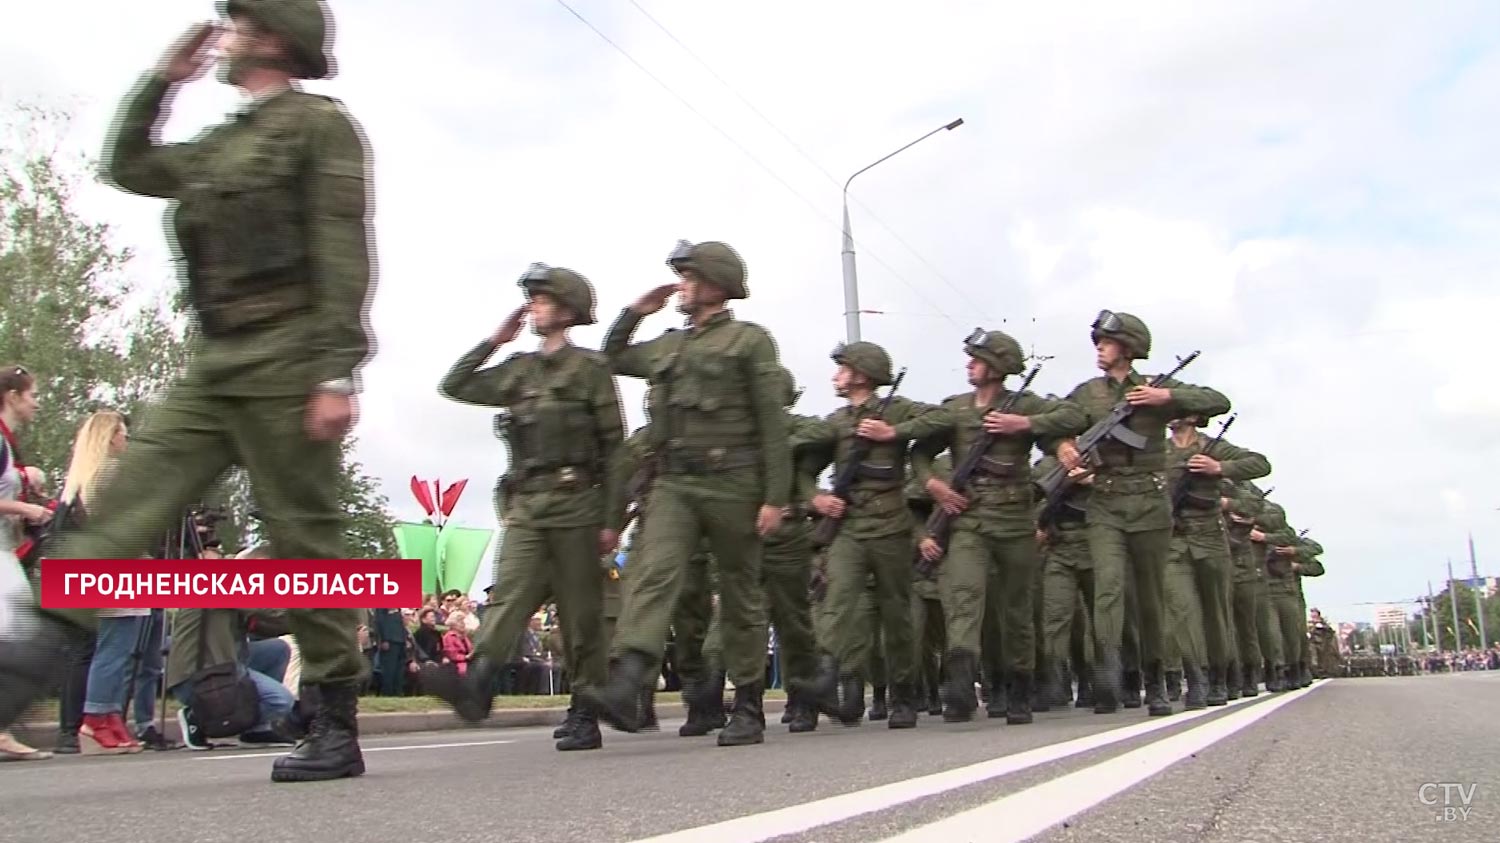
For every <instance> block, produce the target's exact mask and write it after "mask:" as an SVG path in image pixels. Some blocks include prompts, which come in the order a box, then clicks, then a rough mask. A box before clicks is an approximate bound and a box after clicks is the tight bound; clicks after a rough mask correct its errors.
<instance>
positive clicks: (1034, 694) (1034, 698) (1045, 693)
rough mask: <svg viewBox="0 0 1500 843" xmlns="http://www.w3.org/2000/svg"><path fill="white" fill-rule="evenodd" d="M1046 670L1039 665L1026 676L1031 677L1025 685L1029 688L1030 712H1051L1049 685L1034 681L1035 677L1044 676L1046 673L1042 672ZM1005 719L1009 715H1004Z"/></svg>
mask: <svg viewBox="0 0 1500 843" xmlns="http://www.w3.org/2000/svg"><path fill="white" fill-rule="evenodd" d="M1047 670H1048V669H1047V668H1046V667H1043V666H1041V665H1040V664H1039V665H1038V668H1037V670H1035V671H1033V672H1032V673H1030V674H1028V676H1030V677H1032V678H1031V679H1030V681H1029V682H1028V683H1027V684H1028V686H1029V687H1030V688H1031V710H1032V711H1036V712H1043V711H1051V710H1052V689H1051V688H1049V687H1048V684H1049V683H1047V682H1038V681H1036V679H1035V677H1037V676H1046V675H1047V673H1045V672H1044V671H1047ZM1006 717H1007V718H1009V717H1010V715H1009V713H1007V714H1006ZM1028 722H1030V721H1028Z"/></svg>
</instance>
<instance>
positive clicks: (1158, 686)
mask: <svg viewBox="0 0 1500 843" xmlns="http://www.w3.org/2000/svg"><path fill="white" fill-rule="evenodd" d="M1145 681H1146V714H1147V716H1149V717H1165V716H1167V715H1168V714H1171V713H1172V704H1171V703H1170V702H1168V701H1167V685H1166V683H1165V682H1164V681H1162V669H1161V662H1156V663H1154V664H1152V665H1151V666H1150V667H1148V668H1147V669H1146V675H1145Z"/></svg>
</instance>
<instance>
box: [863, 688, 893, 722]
mask: <svg viewBox="0 0 1500 843" xmlns="http://www.w3.org/2000/svg"><path fill="white" fill-rule="evenodd" d="M870 696H871V697H872V699H871V700H870V711H869V713H868V714H867V715H866V716H867V717H869V718H870V721H871V722H874V721H876V720H884V719H885V718H886V717H888V716H889V715H890V712H888V711H887V710H886V707H885V686H884V685H876V686H875V687H874V688H873V689H871V693H870Z"/></svg>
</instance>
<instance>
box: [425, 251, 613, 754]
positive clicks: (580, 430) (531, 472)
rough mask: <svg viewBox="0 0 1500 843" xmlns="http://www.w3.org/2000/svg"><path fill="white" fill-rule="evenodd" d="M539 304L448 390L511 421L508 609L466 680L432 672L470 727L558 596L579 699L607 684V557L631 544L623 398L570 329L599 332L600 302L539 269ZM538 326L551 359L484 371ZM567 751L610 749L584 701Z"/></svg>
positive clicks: (488, 628)
mask: <svg viewBox="0 0 1500 843" xmlns="http://www.w3.org/2000/svg"><path fill="white" fill-rule="evenodd" d="M518 284H519V286H520V287H521V288H522V290H524V291H525V293H526V296H527V303H526V304H523V305H522V306H521V307H518V308H517V309H516V310H515V312H513V313H512V314H511V315H510V317H509V318H508V319H506V321H505V323H504V324H503V325H501V326H500V328H499V330H497V331H496V332H495V334H494V336H492V337H489V338H488V339H486V340H484V341H483V342H481V343H479V344H478V345H477V346H475V347H474V348H473V349H471V350H470V351H468V352H467V353H466V354H464V356H463V357H461V358H459V360H458V362H457V363H455V364H454V365H453V368H452V369H451V370H450V371H449V372H448V374H447V376H446V377H444V378H443V382H442V385H441V386H440V387H439V390H440V391H441V392H442V394H443V395H444V396H446V397H447V398H449V399H452V400H454V401H462V402H464V403H467V404H476V405H479V406H485V407H504V408H507V409H508V410H509V411H510V427H509V428H508V440H509V443H510V452H511V455H512V463H511V466H510V471H509V474H508V476H507V479H506V483H505V486H506V499H507V504H506V511H505V516H506V530H505V535H504V538H503V539H502V541H501V544H500V549H499V551H498V553H499V555H498V557H497V560H496V572H497V580H496V582H495V593H496V594H497V595H498V596H499V605H498V606H496V607H494V608H492V609H491V610H490V611H487V612H486V613H485V616H484V620H483V623H482V625H481V626H480V629H479V633H478V635H477V636H476V638H477V640H476V642H475V651H476V656H477V659H476V661H475V662H474V663H473V664H472V665H471V669H470V670H469V671H468V672H467V674H466V675H465V676H464V677H463V679H462V681H460V680H459V678H458V676H457V675H456V674H454V673H452V672H451V671H443V670H441V669H431V668H430V669H429V671H428V672H429V674H430V678H429V677H424V684H426V685H427V687H429V688H431V689H432V693H433V694H434V695H436V696H438V697H441V698H442V699H443V700H444V701H446V702H447V703H448V704H450V705H452V706H453V707H454V709H455V710H456V711H457V712H458V714H459V716H460V717H463V718H464V719H465V720H469V721H478V720H483V719H484V718H485V717H487V716H489V712H490V707H491V705H492V704H493V703H494V695H493V694H492V689H493V688H494V680H495V676H496V675H497V674H498V672H499V670H500V669H501V667H502V666H503V665H504V664H505V662H506V661H507V659H508V657H509V655H510V652H511V649H512V648H513V647H514V645H515V641H516V638H517V637H518V636H520V634H521V632H522V631H523V630H524V629H525V628H526V624H527V622H528V621H529V620H530V619H531V616H532V613H533V612H535V611H536V607H537V606H539V605H541V604H542V602H543V601H544V600H546V599H547V598H548V597H549V596H554V595H555V596H556V598H557V608H558V612H559V614H561V615H562V617H563V618H564V619H566V621H567V624H568V633H567V636H566V638H565V642H566V646H567V648H568V653H567V664H568V666H569V668H570V670H571V676H572V682H573V689H574V693H575V694H579V693H582V691H583V690H584V689H587V688H589V687H594V686H597V685H599V684H602V683H603V681H604V650H603V647H604V636H603V629H602V628H601V622H602V621H603V617H604V594H603V581H602V580H601V579H600V576H599V557H600V556H601V555H602V554H606V553H610V552H612V551H613V550H614V549H615V547H616V546H617V545H618V544H619V539H620V529H621V527H623V526H624V525H623V523H622V522H623V520H624V503H623V501H622V500H621V498H620V494H619V490H620V489H621V488H622V487H623V485H624V484H623V483H622V482H621V481H620V479H619V478H618V477H617V476H614V473H615V472H617V471H618V465H619V462H618V460H617V459H616V457H615V455H616V452H617V451H618V450H619V449H620V447H621V445H623V443H624V414H623V412H622V410H621V407H620V396H619V393H618V392H617V391H616V390H615V384H614V379H613V378H611V377H610V372H609V364H608V362H607V361H606V360H605V359H604V356H603V355H601V354H599V353H597V352H593V351H588V350H585V349H582V348H579V347H577V346H575V345H573V344H572V343H571V342H570V341H569V339H568V330H569V329H570V328H571V327H573V326H575V325H592V324H594V321H595V320H594V292H593V288H592V287H591V286H590V285H589V283H588V280H587V279H585V278H584V277H583V276H582V275H579V274H578V273H577V272H574V271H573V270H570V269H563V268H560V267H550V266H547V265H545V264H540V263H536V264H532V265H531V267H530V268H529V269H527V271H526V273H525V274H523V275H522V276H521V279H520V281H519V282H518ZM528 316H529V317H530V319H531V323H532V330H533V331H534V332H535V333H537V334H538V335H540V336H541V337H542V347H541V350H540V351H534V352H526V353H522V354H514V355H511V356H510V357H508V358H506V360H505V361H504V362H503V363H501V364H499V365H497V366H493V367H491V368H488V369H480V368H479V367H480V366H482V365H483V364H484V361H485V360H487V359H489V357H490V356H491V355H492V354H494V353H495V350H496V349H498V348H500V347H501V346H503V345H506V344H508V343H510V342H512V341H514V340H515V339H516V337H517V335H519V334H520V332H521V326H522V324H523V323H524V322H525V320H526V319H527V317H528ZM574 709H575V722H574V725H573V729H572V731H571V732H570V733H569V734H568V735H566V736H564V737H563V738H562V739H561V740H560V741H558V743H557V748H558V749H559V750H561V751H571V750H585V749H598V748H599V747H600V746H601V745H602V744H603V741H602V738H601V736H600V734H599V724H598V721H597V719H596V718H595V716H594V714H593V712H591V711H589V710H588V709H587V707H583V706H579V705H577V702H576V700H575V702H574Z"/></svg>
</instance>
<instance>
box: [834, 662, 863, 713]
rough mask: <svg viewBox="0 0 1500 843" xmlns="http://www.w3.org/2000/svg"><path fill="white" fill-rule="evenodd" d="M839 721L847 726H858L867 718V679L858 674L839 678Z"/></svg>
mask: <svg viewBox="0 0 1500 843" xmlns="http://www.w3.org/2000/svg"><path fill="white" fill-rule="evenodd" d="M839 695H840V699H839V708H838V714H837V715H836V716H837V717H838V720H839V722H840V723H842V724H843V725H845V726H858V725H859V724H860V723H861V722H863V721H864V717H865V678H864V676H862V675H860V674H858V673H852V674H845V675H844V676H842V677H840V678H839Z"/></svg>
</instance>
